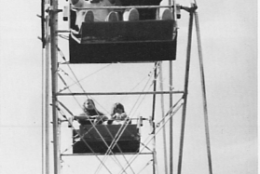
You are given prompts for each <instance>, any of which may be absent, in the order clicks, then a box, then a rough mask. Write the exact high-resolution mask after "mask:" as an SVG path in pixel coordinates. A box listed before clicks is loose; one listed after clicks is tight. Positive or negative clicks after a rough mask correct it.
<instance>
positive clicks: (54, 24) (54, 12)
mask: <svg viewBox="0 0 260 174" xmlns="http://www.w3.org/2000/svg"><path fill="white" fill-rule="evenodd" d="M57 30H58V0H52V1H51V9H50V36H51V38H50V42H51V76H52V79H51V81H52V84H51V86H52V104H53V106H57V104H58V102H57V98H56V97H57V96H56V93H57V86H58V83H57V68H58V66H57V64H58V61H57V59H58V58H57V57H58V53H57V43H58V41H57V40H58V39H57ZM52 122H53V157H54V174H59V173H60V154H59V132H58V131H59V129H58V126H59V123H58V115H57V110H56V107H52Z"/></svg>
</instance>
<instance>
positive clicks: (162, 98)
mask: <svg viewBox="0 0 260 174" xmlns="http://www.w3.org/2000/svg"><path fill="white" fill-rule="evenodd" d="M159 68H160V69H159V71H160V74H159V75H160V76H159V77H160V88H161V91H163V80H162V79H163V78H162V62H160V66H159ZM161 108H162V120H163V125H164V124H165V118H164V115H165V113H164V95H163V94H161ZM163 150H164V172H165V174H168V159H167V146H166V129H165V126H163Z"/></svg>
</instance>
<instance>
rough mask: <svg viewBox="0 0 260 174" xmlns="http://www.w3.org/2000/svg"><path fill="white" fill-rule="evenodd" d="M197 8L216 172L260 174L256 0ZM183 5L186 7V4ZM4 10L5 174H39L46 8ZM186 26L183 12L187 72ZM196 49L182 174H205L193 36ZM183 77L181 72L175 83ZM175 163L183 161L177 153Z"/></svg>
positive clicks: (0, 148)
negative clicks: (42, 14) (259, 162)
mask: <svg viewBox="0 0 260 174" xmlns="http://www.w3.org/2000/svg"><path fill="white" fill-rule="evenodd" d="M187 2H188V1H187ZM197 3H198V5H199V8H198V12H199V17H200V28H201V35H202V46H203V55H204V66H205V76H206V85H207V86H206V89H207V98H208V110H209V123H210V135H211V145H212V146H211V148H212V157H213V159H212V160H213V173H221V174H244V173H247V174H256V173H257V12H256V11H257V5H256V1H251V2H248V1H242V0H233V1H231V0H230V1H217V0H212V1H197ZM180 4H186V3H184V2H182V1H180ZM0 8H1V9H0V66H1V67H0V71H1V72H0V92H1V103H0V104H1V105H0V106H1V108H0V173H1V174H11V173H12V174H13V173H26V174H35V173H41V171H42V164H41V141H42V140H41V127H40V126H41V83H42V82H41V81H42V80H41V74H42V70H41V63H42V59H41V58H42V57H41V53H42V52H41V42H40V41H39V40H38V39H37V37H38V36H40V35H41V24H40V19H39V18H37V17H36V14H40V2H38V1H28V2H27V3H25V2H22V1H17V0H16V1H13V2H12V3H11V2H10V3H7V4H5V3H4V2H3V1H0ZM187 24H188V15H187V14H186V13H185V12H182V19H181V20H180V21H179V28H180V29H179V37H178V53H177V55H178V56H177V60H176V63H175V64H174V66H176V67H177V65H179V64H180V66H182V65H181V63H182V62H183V60H184V59H185V54H186V53H185V50H186V41H187V26H188V25H187ZM193 31H195V30H193ZM193 33H194V35H195V32H193ZM193 43H194V44H193V51H192V54H193V55H194V56H192V58H193V59H192V61H191V75H190V90H189V99H188V113H187V124H186V138H185V149H184V163H183V173H198V172H199V173H203V174H204V173H205V174H206V173H207V172H208V171H207V163H206V162H207V161H206V157H205V155H206V154H205V151H206V149H205V136H204V132H203V131H204V127H203V126H204V125H203V117H202V102H201V92H200V83H199V82H200V78H199V71H198V58H197V50H196V38H195V37H194V38H193ZM176 69H178V68H176ZM178 73H179V72H178V71H177V72H175V76H176V77H177V76H178ZM179 78H180V79H182V78H183V77H179ZM115 80H116V79H115ZM112 81H113V80H112ZM199 110H201V111H199ZM75 111H76V110H75ZM176 122H178V120H176ZM178 138H179V136H177V137H176V141H177V139H178ZM204 150H205V151H204ZM199 155H201V156H199ZM174 158H175V160H177V154H175V155H174ZM175 162H176V161H175ZM175 169H176V168H175Z"/></svg>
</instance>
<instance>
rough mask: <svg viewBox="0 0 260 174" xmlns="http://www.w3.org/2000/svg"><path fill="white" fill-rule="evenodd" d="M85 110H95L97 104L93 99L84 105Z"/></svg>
mask: <svg viewBox="0 0 260 174" xmlns="http://www.w3.org/2000/svg"><path fill="white" fill-rule="evenodd" d="M83 108H84V109H88V110H92V109H95V103H94V101H93V100H92V99H87V100H86V101H85V102H84V104H83Z"/></svg>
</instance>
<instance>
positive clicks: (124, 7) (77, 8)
mask: <svg viewBox="0 0 260 174" xmlns="http://www.w3.org/2000/svg"><path fill="white" fill-rule="evenodd" d="M130 8H136V9H144V8H145V9H151V8H173V6H169V5H165V6H160V5H141V6H140V5H131V6H100V7H72V9H75V10H90V9H130Z"/></svg>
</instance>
